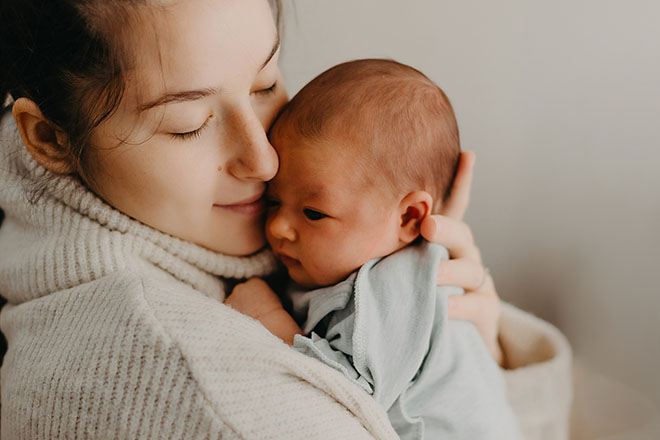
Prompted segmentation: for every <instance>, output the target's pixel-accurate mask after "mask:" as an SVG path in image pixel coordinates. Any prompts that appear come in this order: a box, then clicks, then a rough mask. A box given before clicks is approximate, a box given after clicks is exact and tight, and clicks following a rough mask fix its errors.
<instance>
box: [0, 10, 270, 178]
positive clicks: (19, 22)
mask: <svg viewBox="0 0 660 440" xmlns="http://www.w3.org/2000/svg"><path fill="white" fill-rule="evenodd" d="M269 2H270V4H271V6H272V8H273V12H274V15H275V17H276V19H277V20H278V24H279V17H280V9H281V8H280V0H269ZM148 4H149V0H2V2H0V17H2V23H1V24H0V66H2V68H0V116H2V114H4V113H5V112H6V111H7V110H8V108H9V107H4V105H3V104H4V103H5V100H6V99H7V97H8V96H11V98H13V99H18V98H19V97H26V98H29V99H31V100H32V101H34V102H35V103H36V104H37V105H38V106H39V108H40V110H41V112H42V113H43V115H44V117H46V118H47V119H48V120H49V121H50V122H51V123H53V124H54V125H55V126H56V129H57V130H61V131H62V132H64V133H65V134H66V135H67V138H68V141H69V142H68V145H67V148H68V151H67V153H68V156H69V159H70V161H71V164H72V165H74V169H75V170H76V172H77V174H78V175H79V176H80V177H81V178H82V179H83V180H84V181H87V182H89V180H90V179H91V177H92V176H89V175H88V173H87V170H88V166H87V164H86V162H85V151H86V149H87V147H88V145H89V140H90V136H91V133H92V131H93V130H94V128H96V127H97V126H98V125H99V124H100V123H101V122H103V121H104V120H105V119H106V118H108V117H109V116H110V115H111V114H112V113H113V112H114V111H115V109H116V108H117V106H118V105H119V103H120V101H121V99H122V96H123V93H124V87H125V75H126V71H127V70H128V68H129V64H130V62H131V60H130V59H129V57H128V52H129V51H128V50H126V48H125V47H124V46H123V44H124V41H125V38H124V37H125V36H126V33H127V32H128V31H129V30H130V27H131V24H133V22H134V20H133V19H134V17H135V16H136V15H137V14H135V12H136V9H137V8H139V7H141V6H145V5H148Z"/></svg>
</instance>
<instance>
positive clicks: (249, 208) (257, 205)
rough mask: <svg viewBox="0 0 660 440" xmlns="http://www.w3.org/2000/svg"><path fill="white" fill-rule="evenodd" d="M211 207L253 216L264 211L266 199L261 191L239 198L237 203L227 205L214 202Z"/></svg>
mask: <svg viewBox="0 0 660 440" xmlns="http://www.w3.org/2000/svg"><path fill="white" fill-rule="evenodd" d="M213 207H215V208H220V209H225V210H227V211H231V212H235V213H237V214H243V215H248V216H255V215H259V214H261V213H263V212H264V209H265V208H266V199H265V197H264V193H263V192H262V193H259V194H257V195H255V196H252V197H250V198H248V199H245V200H241V201H240V202H237V203H232V204H229V205H218V204H216V205H213Z"/></svg>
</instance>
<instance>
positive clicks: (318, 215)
mask: <svg viewBox="0 0 660 440" xmlns="http://www.w3.org/2000/svg"><path fill="white" fill-rule="evenodd" d="M303 214H305V217H307V218H308V219H310V220H312V221H316V220H321V219H324V218H326V217H327V215H326V214H323V213H322V212H319V211H316V210H315V209H310V208H305V209H303Z"/></svg>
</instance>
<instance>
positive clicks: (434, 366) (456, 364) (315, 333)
mask: <svg viewBox="0 0 660 440" xmlns="http://www.w3.org/2000/svg"><path fill="white" fill-rule="evenodd" d="M269 136H270V140H271V143H272V144H273V146H274V147H275V149H276V150H277V153H278V155H279V161H280V168H279V171H278V173H277V176H276V177H275V178H274V179H273V181H272V182H270V184H269V187H268V192H267V197H268V206H269V207H268V215H267V222H266V235H267V238H268V241H269V243H270V245H271V246H272V248H273V251H274V252H275V254H276V255H277V256H278V257H279V258H280V259H281V261H282V263H283V264H284V265H285V266H286V268H287V270H288V272H289V275H290V276H291V278H292V279H293V280H294V281H295V282H296V283H297V286H296V287H295V288H293V289H291V291H290V292H289V294H288V295H289V298H290V300H291V303H292V315H293V317H294V318H295V319H296V321H297V322H298V324H300V326H301V328H302V333H304V335H308V336H304V335H301V334H298V335H295V338H293V341H294V344H293V345H294V348H296V349H297V350H299V351H301V352H303V353H305V354H308V355H309V356H313V357H315V358H317V359H318V360H320V361H321V362H324V363H325V364H327V365H329V366H331V367H332V368H335V369H337V370H339V371H341V372H342V373H343V374H344V375H345V376H346V377H348V378H349V379H350V380H352V381H353V382H354V383H356V384H357V385H359V386H360V387H362V388H363V389H364V390H365V391H367V392H368V393H370V394H372V395H373V397H374V399H376V400H377V401H378V402H379V403H380V404H381V405H382V406H383V407H384V408H385V409H386V410H387V412H388V415H389V417H390V421H391V422H392V425H393V426H394V428H395V430H396V431H397V433H398V434H399V435H400V436H401V438H405V439H409V438H410V439H412V438H414V439H421V438H426V439H435V438H460V439H515V438H519V437H520V434H519V430H518V426H517V423H516V420H515V417H514V415H513V413H512V410H511V409H510V407H509V406H508V403H507V400H506V396H505V387H504V383H503V378H502V377H501V373H500V371H499V367H498V366H497V365H496V364H495V362H494V361H493V359H492V357H491V356H490V354H489V352H488V350H487V349H486V346H485V345H484V343H483V340H482V339H481V337H480V336H479V334H478V332H477V330H476V328H475V327H474V326H473V325H472V324H471V323H468V322H465V321H457V320H451V321H450V320H449V319H448V318H447V296H448V295H451V294H460V293H461V291H460V289H457V288H450V287H437V286H436V285H435V284H436V283H435V280H436V275H437V268H438V264H439V262H440V260H442V259H447V258H448V255H447V251H446V249H444V248H443V247H441V246H438V245H434V244H430V243H427V242H424V241H422V240H421V238H419V229H420V224H421V222H422V220H423V219H424V218H425V217H426V216H428V215H430V214H432V213H437V212H438V210H439V208H440V207H441V206H442V203H443V201H444V200H445V199H446V197H447V195H448V192H449V189H450V188H451V185H452V181H453V177H454V174H455V170H456V167H457V163H458V158H459V153H460V147H459V137H458V127H457V124H456V119H455V117H454V112H453V110H452V107H451V105H450V103H449V101H448V99H447V97H446V96H445V94H444V93H443V92H442V90H440V88H438V86H436V85H435V84H434V83H433V82H432V81H430V80H429V79H428V78H427V77H426V76H424V75H423V74H422V73H420V72H419V71H417V70H415V69H413V68H411V67H408V66H405V65H402V64H400V63H397V62H394V61H388V60H360V61H353V62H348V63H344V64H340V65H338V66H335V67H333V68H331V69H329V70H328V71H326V72H324V73H322V74H321V75H320V76H318V77H317V78H315V79H314V80H313V81H311V82H310V83H309V84H307V85H306V86H305V87H304V88H303V89H302V90H301V91H300V92H299V93H298V94H297V95H296V96H295V97H294V98H293V100H292V101H291V102H290V103H289V104H288V105H287V106H286V107H285V109H284V110H283V111H282V112H281V114H280V115H279V116H278V119H277V121H276V122H275V124H274V125H273V127H272V129H271V131H270V134H269ZM457 290H458V292H457ZM297 333H300V332H297ZM292 336H293V335H292Z"/></svg>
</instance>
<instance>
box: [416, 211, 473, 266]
mask: <svg viewBox="0 0 660 440" xmlns="http://www.w3.org/2000/svg"><path fill="white" fill-rule="evenodd" d="M420 231H421V233H422V236H423V237H424V238H425V239H427V240H428V241H431V242H433V243H438V244H441V245H443V246H444V247H446V248H447V249H449V254H450V256H451V258H452V259H454V258H467V259H469V260H472V261H476V262H481V255H480V254H479V249H477V247H476V246H475V245H474V239H473V237H472V231H471V230H470V228H469V227H468V225H466V224H465V223H463V222H462V221H460V220H456V219H453V218H451V217H445V216H441V215H432V216H429V217H427V218H425V219H424V221H423V222H422V225H421V229H420Z"/></svg>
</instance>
